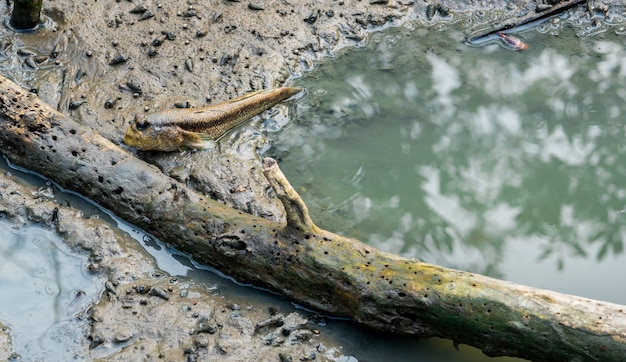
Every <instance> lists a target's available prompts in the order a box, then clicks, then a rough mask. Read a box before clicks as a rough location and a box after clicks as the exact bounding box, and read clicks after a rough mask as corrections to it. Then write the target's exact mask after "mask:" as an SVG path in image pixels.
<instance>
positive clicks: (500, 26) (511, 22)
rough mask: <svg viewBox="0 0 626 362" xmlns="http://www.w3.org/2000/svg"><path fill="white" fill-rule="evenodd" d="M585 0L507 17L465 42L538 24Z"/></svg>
mask: <svg viewBox="0 0 626 362" xmlns="http://www.w3.org/2000/svg"><path fill="white" fill-rule="evenodd" d="M585 1H586V0H567V1H561V2H559V3H558V4H556V5H554V6H552V7H550V8H548V9H546V10H543V11H536V10H535V11H532V12H530V13H528V14H526V15H524V16H520V17H514V18H511V19H507V20H505V21H503V22H500V23H497V24H494V25H493V26H492V27H491V28H492V30H489V31H487V32H483V33H481V34H479V35H475V36H473V37H471V38H469V39H467V42H468V43H470V44H472V43H475V42H480V41H481V40H484V39H487V38H489V37H492V36H494V35H496V34H498V33H499V32H504V31H507V30H511V29H514V28H519V27H522V26H527V25H531V24H533V23H536V24H534V25H537V24H539V23H540V22H543V21H545V20H548V19H550V18H552V17H555V16H557V15H559V14H561V13H564V12H565V11H567V10H569V9H571V8H573V7H574V6H576V5H578V4H581V3H583V2H585Z"/></svg>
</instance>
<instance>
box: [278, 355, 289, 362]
mask: <svg viewBox="0 0 626 362" xmlns="http://www.w3.org/2000/svg"><path fill="white" fill-rule="evenodd" d="M278 359H279V360H280V362H292V358H291V356H290V355H288V354H286V353H279V354H278Z"/></svg>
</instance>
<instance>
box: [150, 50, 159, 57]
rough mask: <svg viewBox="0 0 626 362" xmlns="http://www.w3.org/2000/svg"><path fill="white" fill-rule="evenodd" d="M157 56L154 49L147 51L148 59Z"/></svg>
mask: <svg viewBox="0 0 626 362" xmlns="http://www.w3.org/2000/svg"><path fill="white" fill-rule="evenodd" d="M157 54H158V53H157V51H156V49H154V48H150V49H148V56H149V57H150V58H154V57H156V56H157Z"/></svg>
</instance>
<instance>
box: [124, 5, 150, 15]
mask: <svg viewBox="0 0 626 362" xmlns="http://www.w3.org/2000/svg"><path fill="white" fill-rule="evenodd" d="M146 11H148V8H147V7H146V6H145V5H137V6H135V7H134V8H132V9H131V10H130V11H129V13H131V14H143V13H145V12H146Z"/></svg>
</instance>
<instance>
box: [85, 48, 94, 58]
mask: <svg viewBox="0 0 626 362" xmlns="http://www.w3.org/2000/svg"><path fill="white" fill-rule="evenodd" d="M85 56H86V57H87V58H91V57H92V56H93V52H92V51H91V50H87V51H86V52H85Z"/></svg>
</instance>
